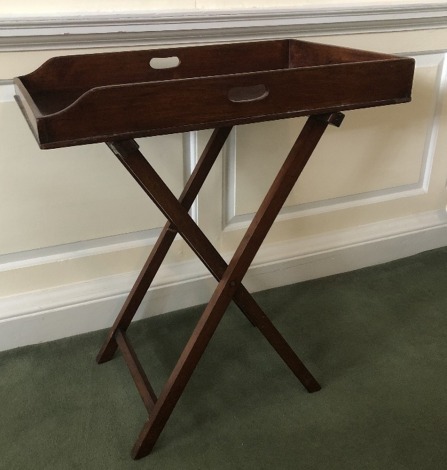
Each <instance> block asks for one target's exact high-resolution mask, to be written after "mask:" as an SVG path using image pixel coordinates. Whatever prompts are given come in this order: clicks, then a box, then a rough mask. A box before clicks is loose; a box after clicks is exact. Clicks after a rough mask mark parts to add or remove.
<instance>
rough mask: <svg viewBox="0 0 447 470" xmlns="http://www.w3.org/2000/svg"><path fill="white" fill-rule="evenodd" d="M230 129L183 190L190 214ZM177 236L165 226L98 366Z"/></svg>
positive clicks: (213, 141)
mask: <svg viewBox="0 0 447 470" xmlns="http://www.w3.org/2000/svg"><path fill="white" fill-rule="evenodd" d="M231 129H232V128H231V127H221V128H219V129H216V130H215V131H214V132H213V134H212V135H211V137H210V140H209V142H208V144H207V146H206V147H205V149H204V151H203V153H202V155H201V157H200V159H199V161H198V162H197V165H196V167H195V169H194V171H193V173H192V174H191V176H190V178H189V179H188V182H187V183H186V186H185V189H184V190H183V192H182V194H181V196H180V199H179V203H180V204H181V205H182V206H183V207H184V208H185V210H186V211H188V210H189V209H190V207H191V205H192V204H193V202H194V199H195V198H196V197H197V194H198V193H199V190H200V188H201V187H202V185H203V183H204V181H205V179H206V177H207V176H208V173H209V172H210V170H211V168H212V166H213V164H214V162H215V161H216V158H217V157H218V155H219V153H220V151H221V149H222V147H223V145H224V143H225V141H226V139H227V137H228V135H229V133H230V132H231ZM176 234H177V231H176V230H175V226H174V225H173V224H172V223H171V222H167V223H166V225H165V226H164V228H163V230H162V232H161V234H160V236H159V238H158V240H157V243H156V244H155V246H154V247H153V249H152V251H151V254H150V256H149V258H148V259H147V261H146V263H145V265H144V267H143V269H142V270H141V272H140V274H139V276H138V278H137V280H136V282H135V284H134V286H133V287H132V290H131V292H130V293H129V295H128V297H127V299H126V301H125V303H124V305H123V307H122V309H121V311H120V313H119V315H118V316H117V318H116V320H115V322H114V324H113V326H112V328H111V329H110V330H109V332H108V334H107V338H106V340H105V341H104V344H103V346H102V347H101V350H100V351H99V353H98V356H97V358H96V360H97V362H98V363H99V364H101V363H103V362H107V361H109V360H110V359H112V357H113V355H114V354H115V352H116V349H117V343H116V339H115V336H116V333H117V331H118V330H121V331H126V330H127V328H128V327H129V325H130V323H131V321H132V319H133V317H134V316H135V313H136V311H137V309H138V307H139V306H140V304H141V302H142V300H143V298H144V296H145V294H146V292H147V291H148V289H149V287H150V285H151V283H152V281H153V280H154V277H155V275H156V273H157V271H158V269H159V268H160V266H161V264H162V262H163V260H164V258H165V257H166V254H167V253H168V250H169V248H170V246H171V245H172V242H173V241H174V238H175V236H176Z"/></svg>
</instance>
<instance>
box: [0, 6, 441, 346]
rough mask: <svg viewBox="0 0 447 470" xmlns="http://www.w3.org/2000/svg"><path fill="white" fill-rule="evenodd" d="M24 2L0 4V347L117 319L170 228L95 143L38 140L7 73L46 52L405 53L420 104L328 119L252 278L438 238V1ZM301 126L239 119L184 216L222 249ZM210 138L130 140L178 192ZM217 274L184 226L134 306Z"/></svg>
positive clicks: (331, 268) (289, 275) (426, 245)
mask: <svg viewBox="0 0 447 470" xmlns="http://www.w3.org/2000/svg"><path fill="white" fill-rule="evenodd" d="M28 3H29V5H28V4H27V2H26V1H24V0H22V1H18V2H16V4H15V5H14V8H12V7H10V8H11V10H10V11H9V10H8V8H6V9H4V10H3V11H2V12H0V122H1V125H0V164H1V170H2V171H1V172H0V220H1V223H2V226H1V230H0V350H5V349H10V348H14V347H17V346H22V345H26V344H33V343H37V342H42V341H48V340H52V339H56V338H61V337H64V336H69V335H73V334H78V333H82V332H87V331H92V330H95V329H99V328H105V327H106V326H108V325H110V324H111V322H112V321H113V319H114V317H115V316H116V314H117V312H118V310H119V308H120V306H121V305H122V303H123V301H124V298H125V295H126V293H127V292H128V291H129V290H130V288H131V285H132V282H133V280H134V279H135V278H136V276H137V273H138V270H139V269H140V268H141V266H142V264H143V263H144V261H145V258H146V257H147V255H148V253H149V250H150V248H151V245H152V244H153V243H154V240H155V237H156V235H157V233H158V231H159V230H160V227H161V226H162V225H163V223H164V219H163V217H162V216H161V215H160V214H159V213H158V211H157V209H156V208H155V207H154V206H153V204H152V203H151V202H150V201H149V200H148V198H147V196H145V195H144V194H143V193H142V191H141V190H140V189H139V188H138V187H137V186H136V184H135V183H134V182H133V180H131V178H130V176H128V175H127V173H126V172H125V170H124V169H123V168H122V167H121V166H120V164H119V163H118V161H117V160H116V159H115V157H114V156H113V154H112V153H111V152H110V151H109V150H108V149H107V147H106V146H105V145H103V144H95V145H89V146H84V147H75V148H68V149H58V150H47V151H41V150H39V148H38V146H37V144H36V142H35V141H34V138H33V136H32V135H31V132H30V131H29V129H28V127H27V125H26V123H25V120H24V119H23V117H22V115H21V113H20V111H19V109H18V107H17V105H16V104H15V102H14V89H13V87H12V84H11V79H12V78H13V77H14V76H17V75H21V74H25V73H28V72H31V71H32V70H33V69H35V68H36V67H38V66H39V65H40V64H41V63H42V62H43V61H44V60H46V59H47V58H48V57H51V56H54V55H62V54H74V53H86V52H95V51H106V50H107V51H109V50H116V49H122V48H130V47H131V48H145V47H146V48H153V47H165V46H172V45H184V44H200V43H206V42H208V43H213V42H229V41H239V40H254V39H268V38H283V37H296V38H301V37H305V38H306V40H314V41H319V42H325V43H331V44H338V45H344V46H348V47H357V48H363V49H369V50H375V51H383V52H390V53H396V54H405V55H409V56H412V57H414V58H415V59H416V75H415V82H414V92H413V101H412V102H411V103H410V104H405V105H399V106H391V107H383V108H374V109H365V110H359V111H350V112H347V113H346V118H345V121H344V123H343V124H342V126H341V127H340V128H339V129H337V128H330V129H329V130H328V132H327V134H325V136H324V137H323V139H322V141H321V144H320V145H319V147H318V148H317V151H316V152H315V154H314V155H313V157H312V159H311V161H310V163H309V165H308V167H307V168H306V169H305V171H304V173H303V175H302V177H301V178H300V180H299V182H298V184H297V186H296V187H295V189H294V191H293V192H292V194H291V196H290V197H289V199H288V201H287V203H286V205H285V207H284V209H283V211H282V212H281V215H280V216H279V218H278V220H277V221H276V222H275V225H274V227H273V228H272V231H271V233H270V234H269V236H268V238H267V240H266V242H265V244H264V246H263V248H262V249H261V251H260V253H259V254H258V256H257V257H256V259H255V263H254V265H253V267H252V268H251V269H250V271H249V273H248V275H247V278H246V285H247V287H248V288H249V289H250V290H252V291H254V290H261V289H267V288H271V287H276V286H280V285H285V284H290V283H295V282H300V281H303V280H306V279H312V278H316V277H319V276H326V275H330V274H334V273H339V272H343V271H347V270H351V269H356V268H361V267H364V266H369V265H373V264H377V263H381V262H386V261H389V260H393V259H396V258H400V257H404V256H408V255H411V254H414V253H418V252H420V251H424V250H429V249H432V248H436V247H440V246H444V245H447V216H446V201H447V197H446V196H447V195H446V181H447V113H446V102H445V96H446V93H447V66H446V58H447V20H446V19H447V6H444V5H445V4H444V2H440V3H427V2H415V1H412V2H406V3H405V4H402V3H401V2H389V1H388V2H386V3H387V6H386V8H385V7H383V4H384V3H385V2H380V1H377V2H368V4H367V5H366V4H362V3H361V2H352V1H348V2H324V5H323V2H320V3H321V5H320V6H319V7H318V8H317V7H315V6H314V7H312V5H315V3H311V2H308V1H307V2H305V1H303V2H287V1H285V2H280V3H278V2H275V5H277V6H276V8H274V9H273V8H272V5H273V3H272V2H270V3H268V2H264V3H263V2H259V1H258V2H256V4H257V6H258V8H253V5H254V2H243V3H241V2H238V3H237V6H236V4H235V3H234V2H233V3H234V5H233V9H231V8H230V7H231V5H230V3H231V2H225V7H224V6H223V3H224V2H211V1H208V2H206V1H201V2H199V1H196V2H185V3H187V5H186V6H185V3H183V2H172V4H170V5H171V9H170V11H164V12H159V11H158V9H157V3H156V2H150V5H151V6H150V7H147V2H137V1H134V2H130V1H129V2H126V8H127V11H126V12H123V11H120V10H119V8H120V5H121V3H122V2H115V3H113V2H108V8H109V10H107V11H101V10H100V9H99V8H98V9H97V10H96V11H94V10H93V9H94V8H95V7H94V4H95V2H91V1H89V2H84V3H82V2H79V1H78V2H76V6H75V3H74V2H64V5H66V6H67V5H68V6H70V8H68V7H67V8H66V9H65V10H60V11H53V10H51V8H52V6H51V2H40V4H39V9H37V6H36V5H37V3H36V2H34V1H33V2H28ZM158 3H160V2H158ZM31 4H32V8H31V7H30V5H31ZM46 4H48V5H46ZM102 4H103V2H102ZM143 4H144V5H143ZM298 4H299V5H298ZM89 5H90V6H91V10H90V11H89V10H88V8H89ZM264 5H265V7H266V8H259V7H261V6H264ZM381 5H382V6H381ZM143 6H144V7H145V9H146V10H145V11H143V12H141V11H139V10H141V9H142V8H143ZM292 6H293V9H292ZM243 7H246V9H241V8H243ZM21 8H22V10H21ZM76 8H78V9H80V8H84V9H85V10H83V11H79V10H76ZM180 8H183V9H187V10H184V11H181V10H180ZM223 8H225V10H223ZM235 8H237V9H235ZM2 9H3V6H2ZM154 11H156V12H155V13H154ZM52 12H53V13H54V15H53V16H52V15H51V13H52ZM64 33H69V34H64ZM105 118H106V116H105ZM303 122H304V120H303V119H292V120H284V121H277V122H270V123H261V124H254V125H247V126H239V127H237V128H236V129H235V130H233V132H232V134H231V136H230V139H229V141H228V142H227V144H226V146H225V148H224V151H223V152H222V155H221V158H220V159H219V160H218V162H217V164H216V166H215V168H213V170H212V173H211V175H210V178H209V180H208V181H207V182H206V184H205V186H204V188H203V191H202V192H201V194H200V196H199V198H198V200H197V201H196V204H195V205H194V207H193V209H192V212H191V213H192V215H193V217H194V218H195V219H196V220H197V221H198V223H199V224H200V226H201V227H202V228H203V230H204V231H205V233H206V234H207V235H208V236H209V237H210V238H211V240H212V241H213V243H215V244H216V246H217V247H218V248H219V250H220V251H221V253H222V254H223V256H224V257H225V258H227V259H228V258H229V257H230V256H231V255H232V253H233V251H234V250H235V247H236V246H237V243H238V242H239V240H240V238H241V237H242V235H243V233H244V231H245V229H246V227H247V226H248V224H249V222H250V220H251V217H252V216H253V213H254V211H255V210H256V209H257V207H258V205H259V203H260V200H261V198H262V196H263V194H264V193H265V190H266V189H267V188H268V186H269V183H270V182H271V180H272V178H273V177H274V175H275V172H276V169H277V168H278V167H279V165H280V164H281V161H282V160H283V159H284V158H285V156H286V154H287V152H288V150H289V148H290V146H291V144H292V141H293V140H294V138H295V137H296V135H297V133H298V131H299V129H300V127H301V126H302V125H303ZM209 135H210V131H200V132H191V133H187V134H184V135H180V134H178V135H170V136H163V137H155V138H150V139H139V143H140V145H141V147H142V151H143V152H144V153H145V155H147V156H148V158H150V160H151V162H153V164H154V166H155V167H156V169H157V170H158V171H159V172H160V173H161V174H162V175H163V177H164V178H165V179H166V181H167V182H168V184H169V185H170V187H171V188H172V189H173V191H174V192H175V193H176V194H179V192H180V191H181V189H182V187H183V184H184V182H185V179H186V178H187V177H188V175H189V173H190V172H191V169H192V168H193V166H194V164H195V162H196V161H197V158H198V156H199V155H200V152H201V150H202V149H203V147H204V145H205V143H206V139H207V138H208V136H209ZM446 269H447V267H446ZM214 286H215V281H214V280H213V279H211V278H210V276H209V275H208V273H207V271H206V270H205V269H204V268H203V267H202V266H201V264H200V262H199V261H197V260H196V259H195V257H194V256H193V255H192V253H191V252H190V250H189V248H188V247H187V246H186V244H185V243H183V242H182V240H181V239H178V240H176V242H175V243H174V245H173V247H172V249H171V252H170V254H169V255H168V258H167V260H166V264H165V265H164V266H163V268H162V270H161V271H160V273H159V276H158V277H157V278H156V281H155V284H154V286H153V288H152V289H151V290H150V292H149V293H148V295H147V296H146V300H145V302H144V304H143V306H142V308H141V309H140V312H139V314H138V318H142V317H145V316H149V315H153V314H158V313H163V312H168V311H172V310H175V309H179V308H183V307H187V306H191V305H196V304H199V303H204V302H206V301H207V300H208V298H209V296H210V294H211V292H212V289H213V287H214ZM297 321H299V319H297Z"/></svg>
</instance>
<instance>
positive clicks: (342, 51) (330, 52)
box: [290, 41, 396, 67]
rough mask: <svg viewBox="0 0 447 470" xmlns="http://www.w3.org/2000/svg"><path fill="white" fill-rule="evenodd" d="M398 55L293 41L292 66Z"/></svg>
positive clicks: (368, 59) (376, 58)
mask: <svg viewBox="0 0 447 470" xmlns="http://www.w3.org/2000/svg"><path fill="white" fill-rule="evenodd" d="M395 58H396V56H392V55H389V54H380V53H377V52H370V51H364V50H361V49H352V48H348V47H340V46H333V45H327V44H318V43H314V42H308V41H291V43H290V67H306V66H307V67H310V66H314V65H330V64H344V63H347V62H369V61H375V62H377V61H378V60H393V59H395Z"/></svg>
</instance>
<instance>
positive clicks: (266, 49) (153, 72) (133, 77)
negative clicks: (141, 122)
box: [23, 40, 289, 96]
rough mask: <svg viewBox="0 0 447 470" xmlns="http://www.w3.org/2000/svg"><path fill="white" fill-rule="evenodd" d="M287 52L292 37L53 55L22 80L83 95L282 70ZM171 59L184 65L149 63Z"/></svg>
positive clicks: (33, 87) (36, 87)
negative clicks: (153, 83)
mask: <svg viewBox="0 0 447 470" xmlns="http://www.w3.org/2000/svg"><path fill="white" fill-rule="evenodd" d="M288 55H289V41H288V40H277V41H264V42H262V43H259V42H248V43H239V44H224V45H218V46H199V47H197V46H196V47H178V48H168V49H155V50H144V51H130V52H128V51H127V52H112V53H99V54H98V53H96V54H84V55H78V56H61V57H55V58H52V59H50V60H48V61H47V62H45V63H44V64H43V65H42V66H41V67H40V68H38V69H37V70H36V71H34V72H33V73H31V74H28V75H26V76H25V77H23V78H24V80H25V81H26V83H27V87H28V88H29V90H30V92H31V94H33V93H42V92H43V93H45V92H54V91H57V90H69V91H70V92H71V93H72V94H73V95H78V96H80V95H81V94H82V93H83V92H86V91H88V90H90V89H91V88H94V87H99V86H109V85H119V84H123V85H124V84H132V83H139V82H151V81H160V80H163V81H165V80H174V79H181V78H190V77H205V76H215V75H225V74H230V73H246V72H254V71H261V70H277V69H281V68H287V67H288ZM169 57H178V59H179V61H180V63H179V65H178V66H176V67H172V68H164V69H156V68H153V67H152V66H151V65H150V63H151V59H153V58H162V59H163V58H169Z"/></svg>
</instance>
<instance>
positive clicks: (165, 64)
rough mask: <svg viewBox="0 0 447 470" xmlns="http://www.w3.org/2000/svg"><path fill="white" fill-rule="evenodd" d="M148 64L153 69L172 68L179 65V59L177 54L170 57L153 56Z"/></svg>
mask: <svg viewBox="0 0 447 470" xmlns="http://www.w3.org/2000/svg"><path fill="white" fill-rule="evenodd" d="M149 65H150V66H151V67H152V68H153V69H155V70H162V69H174V68H175V67H178V66H179V65H180V59H179V58H178V57H177V56H172V57H153V58H152V59H151V60H150V61H149Z"/></svg>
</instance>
